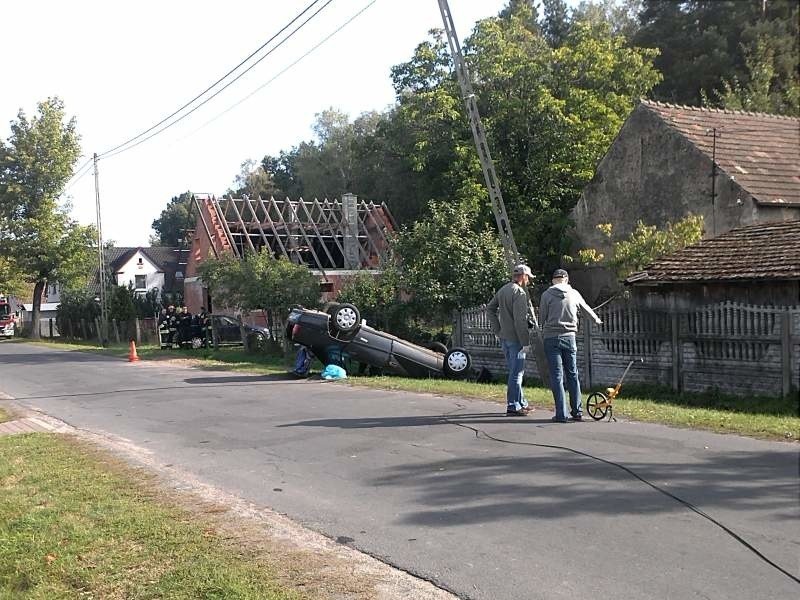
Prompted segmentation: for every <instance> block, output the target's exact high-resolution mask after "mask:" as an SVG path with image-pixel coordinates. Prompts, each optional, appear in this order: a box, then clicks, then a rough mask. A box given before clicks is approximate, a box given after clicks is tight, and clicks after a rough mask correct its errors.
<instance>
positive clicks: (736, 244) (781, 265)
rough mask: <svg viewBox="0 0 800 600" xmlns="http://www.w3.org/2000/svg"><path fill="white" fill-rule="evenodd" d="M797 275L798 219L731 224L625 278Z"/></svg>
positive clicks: (648, 281) (645, 281)
mask: <svg viewBox="0 0 800 600" xmlns="http://www.w3.org/2000/svg"><path fill="white" fill-rule="evenodd" d="M787 279H789V280H794V279H800V220H796V221H784V222H781V223H764V224H759V225H750V226H748V227H739V228H737V229H732V230H730V231H729V232H727V233H723V234H722V235H719V236H717V237H714V238H710V239H707V240H702V241H700V242H698V243H696V244H693V245H691V246H687V247H686V248H684V249H683V250H679V251H678V252H675V253H674V254H671V255H669V256H665V257H664V258H661V259H659V260H657V261H655V262H654V263H652V264H650V265H648V266H647V267H645V269H644V270H642V271H640V272H638V273H633V274H632V275H630V276H629V277H628V278H627V279H626V280H625V283H626V284H629V285H653V284H660V283H680V282H684V283H686V282H700V281H704V282H705V281H731V282H733V281H752V280H763V281H766V280H787Z"/></svg>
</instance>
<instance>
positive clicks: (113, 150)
mask: <svg viewBox="0 0 800 600" xmlns="http://www.w3.org/2000/svg"><path fill="white" fill-rule="evenodd" d="M320 1H321V0H313V2H311V4H309V5H308V6H306V7H305V8H304V9H303V10H302V11H301V12H300V13H299V14H297V15H296V16H295V17H294V18H293V19H292V20H291V21H289V22H288V23H287V24H286V25H284V26H283V27H282V28H281V29H280V30H279V31H278V32H277V33H275V34H274V35H273V36H272V37H270V38H269V39H268V40H267V41H266V42H264V43H263V44H261V46H259V47H258V48H257V49H256V50H255V51H254V52H252V53H251V54H250V55H249V56H247V58H245V59H244V60H242V61H241V62H240V63H239V64H238V65H236V66H235V67H234V68H233V69H231V70H230V71H228V72H227V73H225V75H223V76H222V77H220V78H219V79H217V80H216V81H215V82H214V83H212V84H211V85H210V86H208V87H207V88H206V89H204V90H203V91H202V92H200V93H199V94H197V95H196V96H195V97H194V98H192V99H191V100H189V101H188V102H187V103H186V104H184V105H183V106H181V107H180V108H178V109H177V110H175V111H174V112H172V113H171V114H169V115H167V116H166V117H164V118H163V119H161V120H160V121H159V122H158V123H156V124H155V125H153V126H152V127H150V128H148V129H145V130H144V131H142V132H141V133H139V134H137V135H135V136H133V137H132V138H130V139H128V140H126V141H125V142H123V143H121V144H118V145H117V146H114V147H113V148H111V149H109V150H106V151H105V152H101V153H100V154H98V155H97V156H98V158H107V157H110V156H114V155H116V154H119V153H121V152H124V151H125V150H129V149H130V148H133V147H135V146H138V145H139V144H140V143H142V142H145V141H147V140H148V139H150V138H151V137H153V135H158V133H160V132H161V131H164V130H165V129H167V128H169V127H171V126H172V125H174V124H175V123H178V122H180V121H181V120H183V119H184V118H186V117H187V116H189V115H190V114H191V113H192V112H194V111H195V110H197V109H198V108H200V107H201V106H203V104H205V103H206V102H208V101H209V100H211V99H212V98H214V97H215V96H216V95H217V94H219V93H220V92H221V91H222V90H224V89H226V88H227V87H228V86H230V85H231V84H232V83H234V82H235V81H237V80H238V79H239V78H241V77H242V76H243V75H244V74H245V73H247V72H248V71H249V70H250V69H252V68H253V67H254V66H255V65H257V64H258V63H259V62H261V61H262V60H264V58H266V57H267V56H269V55H270V54H271V53H272V52H273V51H274V50H276V49H277V48H279V47H280V45H281V44H283V42H285V41H286V40H287V39H289V38H290V37H291V36H292V35H294V34H295V33H296V32H297V31H299V30H300V29H301V28H302V27H303V25H305V24H306V23H308V21H310V20H311V19H312V18H314V17H315V16H316V15H317V14H319V13H320V12H321V11H322V9H324V8H325V7H326V6H328V4H330V3H331V2H332V1H333V0H328V1H327V2H326V3H325V4H324V5H323V6H322V8H320V9H318V10H317V12H315V13H314V14H313V15H311V17H310V18H309V19H307V20H306V21H304V22H303V23H302V24H301V25H300V26H299V27H298V28H297V29H295V30H294V31H293V32H292V33H291V34H289V36H287V37H286V38H284V40H283V41H281V42H280V43H279V44H278V45H277V46H276V47H275V48H272V50H270V51H269V52H267V53H266V54H265V55H264V56H262V57H261V58H259V59H258V60H257V61H256V62H255V63H253V64H252V65H251V66H250V67H248V68H247V69H246V70H245V71H243V72H242V73H240V74H239V75H237V76H236V77H235V78H234V79H233V80H231V81H229V82H228V83H227V84H225V86H223V87H222V88H221V89H220V90H218V91H217V92H215V93H214V94H213V95H212V96H210V97H209V98H207V99H206V100H204V101H203V102H201V103H200V104H199V105H198V106H196V107H195V108H193V109H192V110H191V111H189V112H188V113H186V114H184V115H182V116H181V117H179V118H178V119H176V120H175V121H173V122H172V123H170V124H169V125H167V126H166V127H164V128H162V129H160V130H158V131H156V132H155V133H154V134H152V135H150V136H148V137H146V138H145V139H143V140H140V141H139V142H137V143H136V144H133V146H129V147H127V148H125V146H128V144H130V143H131V142H134V141H136V140H138V139H139V138H141V137H143V136H145V135H147V134H148V133H150V132H151V131H153V130H154V129H156V128H157V127H159V126H160V125H162V124H164V123H165V122H167V121H169V120H170V119H171V118H172V117H174V116H175V115H177V114H178V113H180V112H181V111H183V110H184V109H186V108H188V107H189V106H190V105H191V104H193V103H194V102H195V101H196V100H198V99H199V98H201V97H202V96H203V95H204V94H206V93H208V92H209V91H210V90H211V89H213V88H214V87H216V86H217V85H218V84H219V83H221V82H222V81H223V80H225V79H226V78H227V77H229V76H230V75H231V74H233V73H234V72H235V71H236V70H237V69H239V68H240V67H241V66H242V65H244V64H245V63H246V62H247V61H249V60H250V59H251V58H253V56H255V55H256V54H258V53H259V52H260V51H261V50H263V49H264V48H265V47H266V46H267V45H269V44H270V43H272V42H273V41H274V40H275V39H276V38H277V37H278V36H279V35H281V34H282V33H283V32H284V31H286V30H287V29H288V28H289V27H291V26H292V25H293V24H294V23H295V22H296V21H298V20H299V19H300V18H301V17H302V16H303V15H304V14H305V13H307V12H308V11H309V10H310V9H311V8H313V7H314V5H315V4H318V3H319V2H320Z"/></svg>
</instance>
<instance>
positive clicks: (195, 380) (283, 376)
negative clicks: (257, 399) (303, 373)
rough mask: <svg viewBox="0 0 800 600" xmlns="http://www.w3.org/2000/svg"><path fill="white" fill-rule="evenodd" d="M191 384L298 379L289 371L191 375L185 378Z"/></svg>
mask: <svg viewBox="0 0 800 600" xmlns="http://www.w3.org/2000/svg"><path fill="white" fill-rule="evenodd" d="M184 381H185V382H186V383H190V384H195V385H197V384H204V385H208V384H220V383H259V382H262V381H297V378H296V377H293V376H292V375H290V374H289V373H276V374H274V375H229V376H227V377H189V378H187V379H184Z"/></svg>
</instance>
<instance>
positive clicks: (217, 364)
mask: <svg viewBox="0 0 800 600" xmlns="http://www.w3.org/2000/svg"><path fill="white" fill-rule="evenodd" d="M46 343H52V342H46ZM57 344H58V346H59V347H66V348H72V349H79V350H92V351H96V352H105V353H111V354H114V355H118V356H127V352H128V351H127V348H111V349H108V348H101V347H99V346H97V345H91V344H86V345H84V344H63V343H60V342H57ZM139 355H140V356H141V357H142V358H144V359H153V360H158V359H163V358H189V359H194V360H195V361H197V362H196V364H198V365H199V366H203V367H204V368H209V367H210V368H220V369H226V370H234V371H244V372H251V373H282V372H285V371H286V368H287V365H288V363H287V362H286V359H284V358H279V357H275V356H268V355H266V356H265V355H253V354H245V353H244V352H243V351H242V349H241V348H223V349H220V350H219V351H217V352H214V351H212V350H195V351H193V350H159V349H158V348H157V347H147V346H145V347H144V348H142V349H141V350H140V351H139ZM315 368H317V369H318V368H319V365H316V366H315ZM348 382H349V383H350V384H352V385H359V386H365V387H372V388H378V389H392V390H400V391H407V392H418V393H430V394H441V395H446V396H459V397H462V398H476V399H480V400H491V401H495V402H498V403H504V402H505V384H504V383H493V384H479V383H471V382H464V381H450V380H443V379H409V378H403V377H351V378H350V379H348ZM525 394H526V397H527V398H528V401H529V402H530V403H531V404H533V405H534V406H537V407H539V408H542V409H545V410H551V411H552V410H553V399H552V395H551V393H550V390H549V389H547V388H543V387H541V386H529V387H526V389H525ZM585 394H586V393H585V392H584V400H585ZM614 411H615V414H617V415H618V416H624V417H626V418H629V419H633V420H636V421H647V422H650V423H663V424H665V425H672V426H677V427H692V428H696V429H708V430H711V431H717V432H721V433H736V434H739V435H747V436H751V437H759V438H765V439H779V440H791V441H797V440H798V439H800V417H799V416H798V404H797V401H796V400H792V399H790V398H783V399H780V398H766V397H752V396H751V397H738V396H729V395H724V394H718V393H707V394H688V393H687V394H678V393H675V392H673V391H672V390H670V389H665V388H660V387H655V386H636V385H633V384H630V385H625V386H623V388H622V392H621V394H620V397H619V398H617V399H616V400H615V401H614Z"/></svg>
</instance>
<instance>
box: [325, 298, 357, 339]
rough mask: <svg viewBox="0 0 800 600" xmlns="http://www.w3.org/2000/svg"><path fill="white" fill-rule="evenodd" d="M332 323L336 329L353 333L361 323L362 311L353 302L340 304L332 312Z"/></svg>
mask: <svg viewBox="0 0 800 600" xmlns="http://www.w3.org/2000/svg"><path fill="white" fill-rule="evenodd" d="M331 325H332V326H333V329H334V330H335V331H338V332H341V333H352V332H353V331H355V330H356V329H358V326H359V325H361V313H360V312H358V309H357V308H356V307H355V306H353V305H352V304H339V305H338V306H337V307H336V308H335V309H334V310H333V311H332V312H331Z"/></svg>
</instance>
